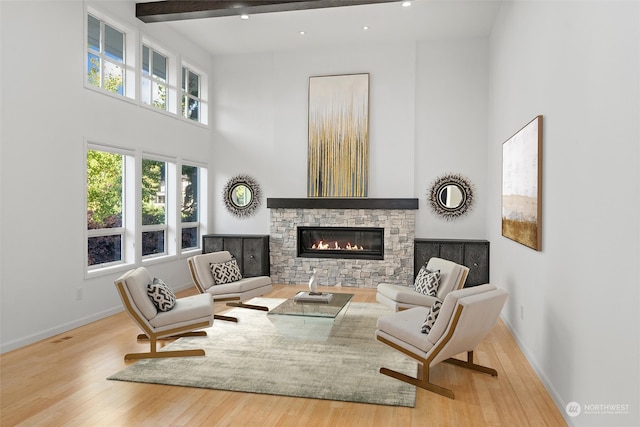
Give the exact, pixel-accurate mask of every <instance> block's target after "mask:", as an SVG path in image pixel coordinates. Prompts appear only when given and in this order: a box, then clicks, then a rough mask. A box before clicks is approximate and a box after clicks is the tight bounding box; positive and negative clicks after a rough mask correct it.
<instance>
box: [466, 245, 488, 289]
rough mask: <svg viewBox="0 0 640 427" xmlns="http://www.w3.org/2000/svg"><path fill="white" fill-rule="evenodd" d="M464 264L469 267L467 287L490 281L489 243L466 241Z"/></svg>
mask: <svg viewBox="0 0 640 427" xmlns="http://www.w3.org/2000/svg"><path fill="white" fill-rule="evenodd" d="M464 265H466V266H467V267H469V275H468V276H467V281H466V283H465V287H469V286H477V285H483V284H485V283H488V282H489V243H487V242H468V243H465V250H464Z"/></svg>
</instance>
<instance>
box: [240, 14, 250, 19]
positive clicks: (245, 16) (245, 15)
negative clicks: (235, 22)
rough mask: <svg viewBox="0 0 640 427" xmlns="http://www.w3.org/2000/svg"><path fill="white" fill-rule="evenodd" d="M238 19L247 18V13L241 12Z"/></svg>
mask: <svg viewBox="0 0 640 427" xmlns="http://www.w3.org/2000/svg"><path fill="white" fill-rule="evenodd" d="M240 19H249V15H247V14H246V13H243V14H242V15H240Z"/></svg>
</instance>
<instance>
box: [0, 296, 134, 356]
mask: <svg viewBox="0 0 640 427" xmlns="http://www.w3.org/2000/svg"><path fill="white" fill-rule="evenodd" d="M122 311H124V309H123V308H122V306H121V305H119V306H117V307H113V308H110V309H107V310H104V311H101V312H100V313H95V314H92V315H91V316H86V317H82V318H80V319H76V320H74V321H72V322H67V323H63V324H61V325H58V326H54V327H53V328H49V329H46V330H44V331H41V332H38V333H36V334H32V335H28V336H26V337H23V338H19V339H17V340H13V341H10V342H8V343H4V344H0V354H4V353H6V352H9V351H12V350H16V349H18V348H21V347H24V346H27V345H29V344H33V343H36V342H38V341H42V340H45V339H47V338H51V337H53V336H56V335H58V334H62V333H64V332H67V331H70V330H72V329H75V328H79V327H80V326H84V325H86V324H89V323H91V322H95V321H96V320H101V319H104V318H105V317H109V316H113V315H114V314H117V313H120V312H122Z"/></svg>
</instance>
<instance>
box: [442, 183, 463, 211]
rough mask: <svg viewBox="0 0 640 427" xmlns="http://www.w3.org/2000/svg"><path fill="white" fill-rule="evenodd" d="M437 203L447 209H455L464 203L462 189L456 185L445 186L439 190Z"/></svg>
mask: <svg viewBox="0 0 640 427" xmlns="http://www.w3.org/2000/svg"><path fill="white" fill-rule="evenodd" d="M438 201H439V202H440V204H441V205H442V206H444V207H445V208H447V209H457V208H459V207H460V205H462V203H463V202H464V193H463V192H462V188H460V187H459V186H458V185H456V184H447V185H445V186H443V187H442V188H441V189H440V192H439V193H438Z"/></svg>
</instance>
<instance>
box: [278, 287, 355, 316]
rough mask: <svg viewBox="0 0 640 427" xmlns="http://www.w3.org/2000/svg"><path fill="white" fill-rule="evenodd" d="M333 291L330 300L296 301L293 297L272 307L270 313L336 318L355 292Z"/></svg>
mask: <svg viewBox="0 0 640 427" xmlns="http://www.w3.org/2000/svg"><path fill="white" fill-rule="evenodd" d="M331 293H332V294H333V297H332V298H331V300H330V301H329V302H315V301H313V302H307V301H294V300H293V298H291V299H288V300H286V301H285V302H283V303H282V304H280V305H279V306H277V307H275V308H273V309H271V310H270V311H269V314H275V315H278V314H279V315H285V316H307V317H321V318H329V319H335V317H336V316H337V315H338V314H339V313H340V311H342V309H343V308H344V307H345V306H346V305H347V304H348V303H349V302H350V301H351V298H353V294H343V293H335V292H331Z"/></svg>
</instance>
